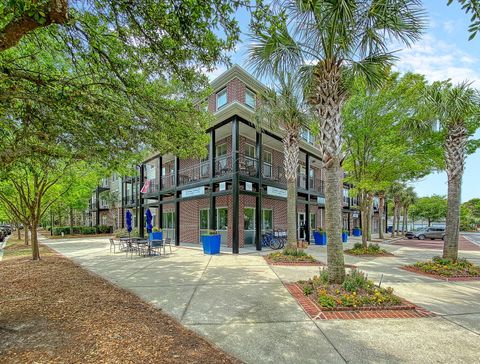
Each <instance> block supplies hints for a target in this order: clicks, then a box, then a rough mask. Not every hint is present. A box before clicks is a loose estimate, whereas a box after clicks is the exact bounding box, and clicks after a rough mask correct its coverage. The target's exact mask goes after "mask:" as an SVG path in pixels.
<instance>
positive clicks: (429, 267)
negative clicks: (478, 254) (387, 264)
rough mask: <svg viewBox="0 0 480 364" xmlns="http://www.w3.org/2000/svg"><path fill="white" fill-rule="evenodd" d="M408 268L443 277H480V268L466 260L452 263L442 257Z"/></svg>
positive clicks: (462, 259) (408, 267)
mask: <svg viewBox="0 0 480 364" xmlns="http://www.w3.org/2000/svg"><path fill="white" fill-rule="evenodd" d="M406 268H407V269H408V270H414V271H419V272H422V273H427V274H434V275H438V276H441V277H480V266H478V265H475V264H473V263H471V262H469V261H468V260H466V259H465V258H461V259H458V260H457V261H452V260H450V259H446V258H442V257H434V258H433V259H432V260H430V261H427V262H417V263H415V264H413V265H409V266H407V267H406Z"/></svg>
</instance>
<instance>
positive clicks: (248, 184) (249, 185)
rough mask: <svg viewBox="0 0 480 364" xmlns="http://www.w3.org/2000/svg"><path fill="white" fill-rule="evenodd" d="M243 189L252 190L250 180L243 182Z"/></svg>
mask: <svg viewBox="0 0 480 364" xmlns="http://www.w3.org/2000/svg"><path fill="white" fill-rule="evenodd" d="M245 191H253V185H252V182H245Z"/></svg>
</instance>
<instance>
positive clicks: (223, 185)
mask: <svg viewBox="0 0 480 364" xmlns="http://www.w3.org/2000/svg"><path fill="white" fill-rule="evenodd" d="M218 189H219V190H220V191H225V190H226V189H227V182H220V183H219V185H218Z"/></svg>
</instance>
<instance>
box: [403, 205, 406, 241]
mask: <svg viewBox="0 0 480 364" xmlns="http://www.w3.org/2000/svg"><path fill="white" fill-rule="evenodd" d="M406 228H407V207H406V206H404V207H403V220H402V236H404V235H405V229H406Z"/></svg>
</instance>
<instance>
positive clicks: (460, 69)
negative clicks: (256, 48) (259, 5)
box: [209, 0, 480, 202]
mask: <svg viewBox="0 0 480 364" xmlns="http://www.w3.org/2000/svg"><path fill="white" fill-rule="evenodd" d="M423 6H424V7H425V9H426V11H427V14H428V26H427V29H426V31H425V34H424V35H423V37H422V39H421V40H420V41H418V42H417V43H415V44H414V45H413V46H412V47H411V48H407V49H398V48H392V49H391V50H395V51H397V56H398V58H399V59H398V61H397V62H396V64H395V69H396V70H398V71H400V72H407V71H411V72H416V73H421V74H424V75H425V76H426V77H427V79H428V80H429V81H437V80H445V79H447V78H450V79H452V81H453V82H461V81H464V80H469V81H471V82H472V84H473V85H474V86H475V87H477V88H479V89H480V34H477V36H476V37H475V38H474V39H473V40H471V41H468V36H469V33H468V24H469V20H470V17H469V16H468V15H466V14H465V13H464V12H463V11H462V10H461V9H460V6H459V5H458V4H457V3H456V2H454V3H453V4H452V5H450V6H447V0H424V1H423ZM237 19H238V21H239V23H240V27H241V29H242V31H243V32H244V33H245V34H242V36H241V42H240V43H239V44H238V46H237V47H236V49H235V52H232V53H231V55H230V56H231V61H232V63H237V64H239V65H240V66H242V67H244V68H246V69H247V70H248V71H250V72H251V71H252V70H251V69H248V67H247V65H246V61H247V49H248V44H249V38H248V36H247V34H246V33H247V32H248V21H249V18H248V15H247V14H246V13H245V12H243V11H242V12H239V13H238V14H237ZM225 70H226V67H219V68H218V69H216V70H215V71H214V72H212V73H210V74H209V77H210V78H211V79H213V78H215V77H217V76H218V75H220V74H221V73H223V72H224V71H225ZM475 137H476V138H480V130H479V131H477V133H476V135H475ZM479 180H480V150H477V152H476V153H475V154H473V155H470V156H468V158H467V161H466V168H465V174H464V177H463V186H462V202H465V201H468V200H470V199H472V198H474V197H480V181H479ZM411 184H412V186H414V188H415V191H416V192H417V194H418V195H419V196H420V197H422V196H431V195H433V194H437V195H446V194H447V176H446V174H445V172H440V173H434V174H431V175H429V176H427V177H425V178H423V179H422V180H420V181H416V182H413V183H411Z"/></svg>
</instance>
